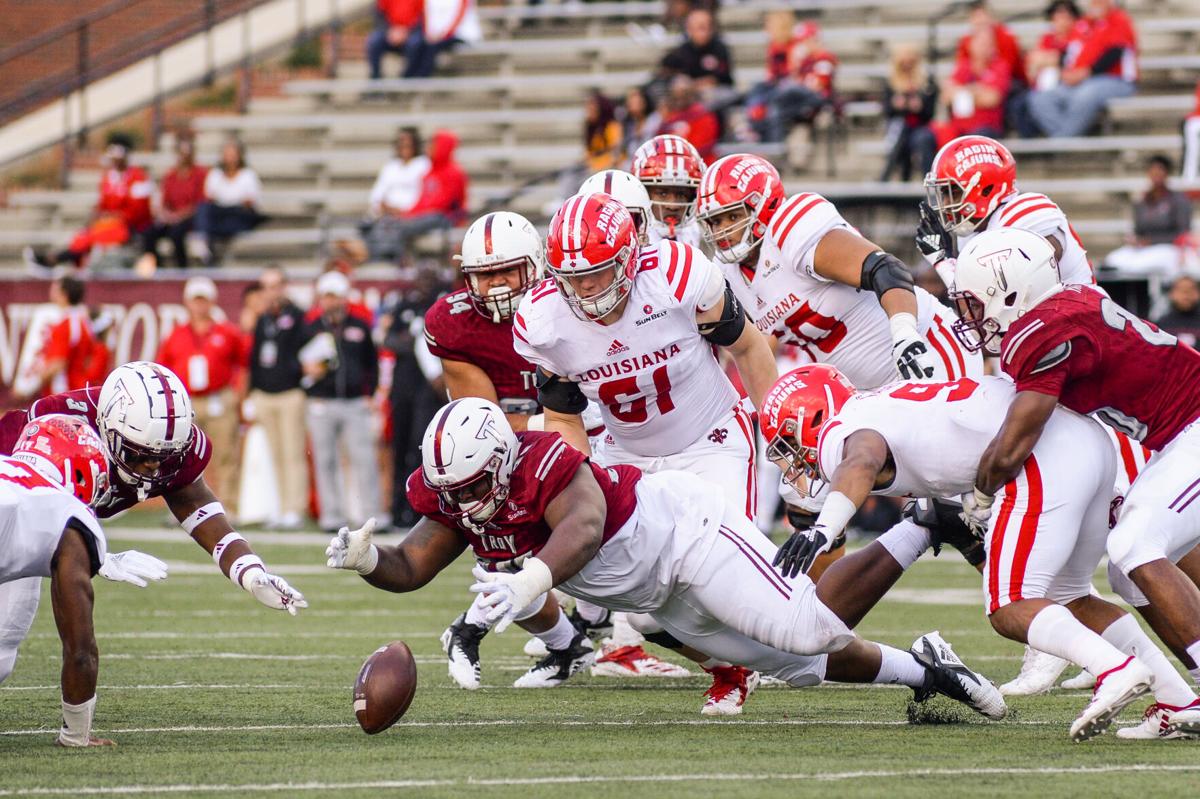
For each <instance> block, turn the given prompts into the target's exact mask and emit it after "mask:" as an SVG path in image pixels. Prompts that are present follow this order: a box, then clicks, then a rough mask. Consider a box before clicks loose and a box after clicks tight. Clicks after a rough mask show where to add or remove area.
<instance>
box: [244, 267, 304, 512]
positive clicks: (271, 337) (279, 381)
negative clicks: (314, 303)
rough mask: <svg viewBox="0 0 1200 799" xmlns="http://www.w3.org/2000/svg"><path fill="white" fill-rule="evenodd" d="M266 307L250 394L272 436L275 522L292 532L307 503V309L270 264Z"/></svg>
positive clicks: (257, 330) (256, 332)
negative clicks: (303, 345) (303, 355)
mask: <svg viewBox="0 0 1200 799" xmlns="http://www.w3.org/2000/svg"><path fill="white" fill-rule="evenodd" d="M258 285H259V286H260V287H261V289H262V295H263V297H262V299H263V310H262V313H260V314H259V315H258V318H257V319H256V320H255V322H254V327H253V331H252V342H253V343H252V344H251V348H250V379H249V390H250V393H249V397H250V402H251V403H252V404H253V406H254V416H255V418H256V419H257V420H258V421H259V423H260V424H261V425H262V426H263V431H264V432H265V433H266V434H267V444H268V446H269V447H270V449H271V464H272V466H273V467H274V469H275V481H276V484H277V487H278V489H279V516H278V517H277V518H275V519H272V520H271V521H270V526H272V527H274V528H277V529H282V530H293V529H295V528H297V527H299V526H300V525H301V523H302V522H303V519H304V515H305V508H306V507H307V506H308V458H307V457H306V456H305V454H304V450H305V436H304V433H303V431H304V401H305V397H304V389H302V388H301V387H300V378H301V377H302V373H301V371H300V342H301V340H302V337H303V336H304V330H305V324H304V312H303V311H301V310H300V309H299V308H297V307H296V305H295V303H293V302H292V301H291V300H290V299H288V296H287V278H286V276H285V275H284V273H283V270H282V269H281V268H279V267H278V266H269V267H267V268H266V269H265V270H263V273H262V275H261V276H260V277H259V279H258Z"/></svg>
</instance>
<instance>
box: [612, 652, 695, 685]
mask: <svg viewBox="0 0 1200 799" xmlns="http://www.w3.org/2000/svg"><path fill="white" fill-rule="evenodd" d="M600 652H601V654H600V657H598V658H596V665H595V666H592V676H593V677H690V676H692V673H691V672H690V671H688V670H687V669H685V668H684V667H683V666H678V665H676V664H674V663H668V662H667V661H665V660H660V659H659V658H656V657H655V656H654V655H651V654H650V653H649V652H647V651H646V650H645V649H642V648H641V647H640V646H621V647H612V646H607V645H606V646H604V647H602V648H601V650H600Z"/></svg>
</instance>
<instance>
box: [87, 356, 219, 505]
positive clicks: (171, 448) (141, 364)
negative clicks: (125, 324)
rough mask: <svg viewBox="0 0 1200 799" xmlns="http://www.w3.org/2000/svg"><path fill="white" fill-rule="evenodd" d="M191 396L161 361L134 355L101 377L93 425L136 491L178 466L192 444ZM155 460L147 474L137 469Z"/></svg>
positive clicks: (145, 489)
mask: <svg viewBox="0 0 1200 799" xmlns="http://www.w3.org/2000/svg"><path fill="white" fill-rule="evenodd" d="M193 416H194V414H193V413H192V400H191V397H189V396H188V393H187V389H186V388H184V387H183V382H182V381H181V380H180V379H179V378H178V377H176V376H175V374H174V373H173V372H172V371H171V370H170V369H168V368H166V367H165V366H160V365H159V364H157V363H152V362H151V361H133V362H132V363H127V364H124V365H122V366H118V367H117V368H116V369H114V370H113V371H112V373H111V374H109V376H108V378H107V379H105V381H104V385H103V386H101V388H100V399H99V401H98V402H97V403H96V426H97V427H98V428H99V429H100V437H101V438H103V439H104V445H105V447H107V449H108V458H109V460H110V461H112V463H113V466H115V467H116V470H117V475H118V476H119V477H120V478H121V479H122V480H123V481H124V482H126V483H129V484H131V485H136V486H138V488H139V493H149V491H151V490H153V489H155V488H158V487H160V486H163V485H165V484H166V483H167V482H168V481H170V480H171V478H173V477H174V476H175V473H176V472H178V471H179V469H180V467H182V466H183V455H184V453H186V452H187V449H188V447H190V446H191V445H192V441H193V439H194V437H195V434H196V431H195V428H194V427H193V425H192V419H193ZM148 461H149V462H157V463H158V467H157V468H156V469H154V470H153V471H151V472H150V473H149V474H144V473H142V472H140V471H138V466H141V465H143V464H145V463H146V462H148Z"/></svg>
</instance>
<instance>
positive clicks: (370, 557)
mask: <svg viewBox="0 0 1200 799" xmlns="http://www.w3.org/2000/svg"><path fill="white" fill-rule="evenodd" d="M378 565H379V547H377V546H375V545H374V544H371V548H370V549H368V550H367V557H366V560H365V561H363V563H362V564H360V565H359V566H357V567H355V569H354V570H355V571H356V572H358V573H359V574H361V575H363V576H364V577H365V576H366V575H368V574H370V573H371V572H373V571H375V567H376V566H378Z"/></svg>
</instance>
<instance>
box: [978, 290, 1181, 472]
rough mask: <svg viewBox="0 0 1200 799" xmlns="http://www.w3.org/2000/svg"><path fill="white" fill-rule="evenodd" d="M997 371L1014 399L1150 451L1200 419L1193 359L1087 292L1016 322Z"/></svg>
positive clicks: (1060, 296)
mask: <svg viewBox="0 0 1200 799" xmlns="http://www.w3.org/2000/svg"><path fill="white" fill-rule="evenodd" d="M1000 365H1001V368H1003V369H1004V371H1005V372H1006V373H1007V374H1008V375H1010V376H1011V377H1012V378H1013V380H1015V381H1016V383H1017V390H1018V391H1037V392H1040V393H1042V394H1049V395H1051V396H1056V397H1058V398H1059V400H1058V401H1059V402H1060V403H1062V404H1063V405H1065V406H1066V407H1068V408H1070V409H1071V410H1073V411H1078V412H1079V413H1093V412H1094V413H1096V414H1097V415H1098V416H1100V417H1101V418H1103V419H1104V421H1106V422H1108V424H1109V425H1111V426H1112V427H1114V428H1116V429H1117V430H1120V431H1122V432H1124V433H1127V434H1129V436H1130V437H1132V438H1135V439H1137V440H1138V441H1141V442H1142V443H1143V444H1144V445H1146V446H1147V447H1149V448H1150V449H1153V450H1159V449H1162V448H1163V447H1164V446H1166V445H1167V444H1168V443H1169V442H1170V441H1171V440H1172V439H1173V438H1175V436H1176V435H1178V434H1179V432H1180V431H1181V430H1183V428H1185V427H1186V426H1187V425H1188V424H1189V423H1191V422H1192V421H1193V420H1194V419H1196V418H1197V417H1198V416H1200V353H1197V352H1196V351H1195V350H1194V349H1192V348H1191V347H1189V346H1187V345H1186V344H1181V343H1179V341H1178V340H1177V339H1176V338H1175V337H1174V336H1172V335H1170V334H1169V333H1165V332H1163V331H1161V330H1159V329H1158V328H1157V327H1155V326H1154V325H1152V324H1150V323H1149V322H1147V321H1145V320H1143V319H1139V318H1138V317H1137V316H1135V315H1133V314H1132V313H1130V312H1129V311H1127V310H1125V309H1124V308H1122V307H1121V306H1120V305H1117V304H1116V303H1115V302H1113V301H1112V300H1111V299H1109V298H1108V297H1106V296H1104V295H1103V294H1101V293H1100V292H1099V291H1096V290H1095V289H1091V288H1088V287H1086V286H1077V285H1073V286H1067V287H1066V288H1064V289H1063V290H1062V291H1060V292H1059V293H1057V294H1055V295H1053V296H1052V297H1050V298H1049V299H1047V300H1045V301H1044V302H1041V303H1039V304H1038V305H1037V306H1036V307H1034V309H1033V310H1032V311H1030V312H1029V313H1027V314H1025V315H1024V316H1022V317H1021V318H1020V319H1018V320H1017V321H1016V322H1015V323H1014V324H1013V325H1012V327H1010V328H1009V329H1008V332H1007V333H1006V334H1005V336H1004V342H1003V345H1002V346H1001V352H1000Z"/></svg>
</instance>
